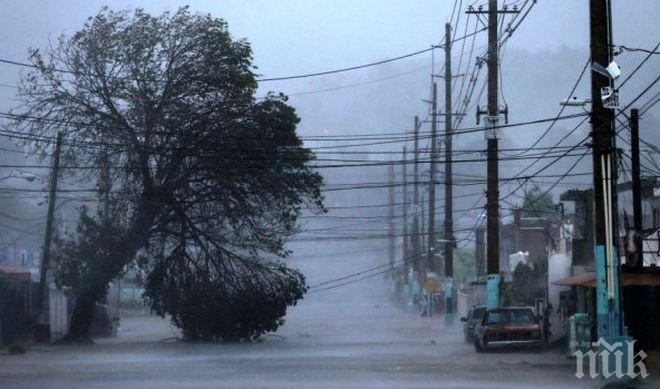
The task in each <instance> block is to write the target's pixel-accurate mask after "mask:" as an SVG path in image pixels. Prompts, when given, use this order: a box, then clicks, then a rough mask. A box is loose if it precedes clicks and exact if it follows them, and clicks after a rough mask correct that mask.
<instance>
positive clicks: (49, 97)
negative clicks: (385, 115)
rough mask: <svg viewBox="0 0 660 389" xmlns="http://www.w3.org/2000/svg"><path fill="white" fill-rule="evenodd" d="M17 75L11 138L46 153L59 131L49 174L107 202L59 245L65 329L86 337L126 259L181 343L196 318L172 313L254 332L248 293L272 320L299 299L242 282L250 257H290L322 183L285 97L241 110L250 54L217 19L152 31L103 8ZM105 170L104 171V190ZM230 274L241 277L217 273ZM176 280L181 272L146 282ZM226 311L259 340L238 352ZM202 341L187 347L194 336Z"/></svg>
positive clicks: (249, 95)
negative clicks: (216, 316)
mask: <svg viewBox="0 0 660 389" xmlns="http://www.w3.org/2000/svg"><path fill="white" fill-rule="evenodd" d="M30 60H31V61H32V63H33V64H34V65H35V69H34V70H33V71H32V72H30V73H28V74H27V75H26V77H25V78H24V80H23V83H22V87H21V88H20V91H19V94H18V96H19V98H20V101H21V105H20V108H21V112H16V114H17V116H16V118H17V119H16V120H15V123H14V125H15V127H16V128H17V130H19V131H22V132H24V133H26V139H30V145H31V146H32V147H33V148H34V149H36V151H44V150H50V147H51V143H52V141H51V140H52V139H53V138H54V137H55V135H56V134H57V133H58V132H60V131H61V132H62V133H63V135H64V151H63V163H65V164H66V163H70V164H73V165H83V166H84V165H90V167H92V168H90V169H80V170H76V172H78V173H77V174H87V175H88V176H90V178H91V179H96V180H99V181H101V179H102V178H107V180H108V181H109V182H104V183H101V182H99V187H100V188H104V189H109V192H108V194H107V197H108V198H109V199H110V200H112V206H111V209H110V210H109V213H110V214H111V215H112V216H111V217H109V218H108V217H107V215H99V217H88V216H87V215H82V217H81V221H80V230H79V231H78V237H76V238H75V239H73V240H72V241H70V242H67V243H64V244H63V246H64V247H63V250H62V253H61V256H60V257H61V259H60V261H61V263H60V268H59V269H58V283H59V284H60V285H65V286H69V287H71V288H73V289H74V290H75V291H76V294H77V296H78V297H79V298H78V300H77V303H76V309H75V310H74V313H73V316H74V318H73V319H72V327H74V325H73V324H74V323H77V324H76V326H75V328H79V329H80V333H81V334H82V335H83V336H84V335H85V334H86V332H88V331H86V330H85V327H86V326H88V323H89V315H91V313H92V312H93V308H94V304H95V302H96V301H98V300H99V299H100V298H102V296H103V295H104V294H105V292H106V291H107V285H108V282H109V281H110V280H112V279H113V278H115V277H117V276H118V275H120V273H121V271H122V269H124V268H125V267H126V266H128V265H130V264H131V263H133V262H134V261H135V259H136V257H137V256H138V254H140V253H144V257H145V258H146V261H145V262H148V264H147V265H146V266H145V267H144V269H145V270H146V271H147V272H150V271H154V273H153V274H148V277H149V280H150V282H149V285H148V287H149V288H148V293H149V297H150V301H151V302H152V303H153V308H154V309H155V310H156V311H158V312H169V313H172V314H173V315H174V316H175V317H176V318H177V320H176V323H179V324H180V325H182V326H184V325H185V326H187V327H188V328H196V325H194V324H191V321H192V320H194V319H195V317H197V316H196V315H188V314H184V312H186V311H185V309H184V310H182V309H183V308H181V307H182V305H181V304H179V303H178V302H180V301H185V302H186V304H189V305H193V302H194V301H197V298H198V297H204V299H205V301H222V302H223V304H229V305H231V304H239V302H241V301H242V303H240V309H242V310H248V309H251V310H252V311H253V313H254V315H255V317H259V314H260V312H263V311H268V309H266V308H264V307H263V306H261V305H258V304H256V303H254V302H251V303H249V304H246V303H245V299H246V298H247V297H246V296H244V293H247V291H250V293H255V294H257V295H258V296H259V297H261V299H260V301H266V302H268V303H272V304H273V305H274V307H273V309H272V310H271V311H269V312H271V313H270V314H269V315H268V316H269V317H273V316H275V315H276V314H280V315H283V314H284V309H282V303H283V304H284V306H286V305H287V304H290V303H292V302H293V301H295V300H296V299H298V298H300V297H301V296H302V292H300V291H302V290H303V289H304V288H303V285H304V283H302V282H299V281H296V280H298V278H297V277H294V276H293V275H292V274H295V273H291V272H292V271H284V270H283V269H281V268H280V267H277V268H276V269H277V270H272V269H271V271H270V272H268V274H269V276H268V277H266V278H263V279H261V281H259V283H258V284H250V281H249V280H250V279H251V278H250V277H252V276H253V275H254V271H255V270H254V269H257V268H259V266H261V264H262V263H263V262H264V258H271V257H280V258H281V257H285V256H287V255H288V252H287V251H286V249H285V248H284V242H285V241H286V239H287V238H288V237H290V236H291V235H293V234H294V233H295V232H296V230H297V221H298V218H299V216H300V213H301V210H302V209H303V207H312V208H315V209H317V210H318V211H320V212H322V211H323V205H322V200H323V196H322V194H321V186H322V184H323V180H322V177H321V176H320V175H319V174H318V173H316V172H315V171H314V170H313V169H312V168H311V167H309V165H308V163H309V162H310V161H312V160H313V159H314V155H313V153H312V152H311V151H310V150H309V149H306V148H304V147H303V146H302V141H301V140H300V139H299V138H298V136H297V134H296V125H297V124H298V122H299V118H298V116H297V115H296V112H295V110H294V109H293V108H292V107H290V106H288V105H287V104H286V97H285V96H283V95H275V94H269V95H268V96H267V97H266V98H265V99H256V98H255V97H254V93H255V91H256V88H257V82H256V77H255V74H254V72H253V70H254V67H253V65H252V50H251V48H250V45H249V44H248V43H247V42H246V41H245V40H241V39H239V40H235V39H233V38H232V36H231V34H230V33H229V29H228V27H227V23H226V22H225V21H224V20H222V19H219V18H215V17H212V16H211V15H208V14H194V13H191V12H190V11H189V10H188V8H187V7H183V8H180V9H178V10H177V11H176V12H172V13H170V12H165V13H163V14H161V15H157V16H152V15H150V14H148V13H146V12H145V11H144V10H142V9H137V10H135V11H134V12H129V11H119V12H115V11H111V10H110V9H108V8H103V9H102V10H101V11H100V12H99V14H98V15H96V16H94V17H92V18H89V19H88V20H87V22H86V23H85V24H84V26H83V27H82V28H81V30H80V31H78V32H76V33H75V34H73V35H72V36H70V37H67V36H62V37H61V38H60V39H59V41H58V44H57V45H55V46H54V47H53V48H52V49H51V51H50V52H48V53H46V54H42V53H41V52H39V51H33V52H32V53H31V55H30ZM56 69H57V70H56ZM22 114H25V115H22ZM89 142H96V143H94V145H93V146H90V145H87V143H89ZM106 164H107V165H109V166H112V168H110V169H108V173H107V174H104V175H102V171H103V170H104V169H98V167H99V165H100V166H105V165H106ZM103 176H105V177H103ZM218 253H220V254H218ZM230 254H231V255H230ZM236 258H240V260H239V259H236ZM236 262H241V263H244V264H245V268H243V270H240V269H241V268H237V267H236V266H230V265H231V264H232V263H236ZM178 266H184V267H185V269H186V271H183V270H181V269H180V270H181V271H179V272H173V273H163V272H159V271H156V270H157V269H160V268H161V267H165V268H168V269H169V268H172V267H178ZM214 268H215V269H216V270H215V272H214V270H210V269H214ZM182 269H183V268H182ZM193 269H194V270H193ZM237 269H239V270H237ZM246 269H247V270H250V271H246ZM165 274H167V276H165ZM259 274H262V273H259ZM159 276H160V277H165V278H164V279H162V280H157V278H158V277H159ZM220 279H222V280H223V283H222V284H220V283H219V282H220V281H219V280H220ZM172 285H176V286H180V287H181V289H176V288H175V289H172V288H170V287H171V286H172ZM219 285H222V287H219ZM205 288H212V289H210V290H208V291H204V292H202V290H204V289H205ZM222 288H226V289H222ZM274 288H275V289H274ZM257 289H261V290H264V291H265V292H263V293H261V294H259V293H260V292H258V291H257ZM173 290H178V292H177V293H179V294H181V295H180V296H177V297H176V298H174V297H173V294H172V293H173V292H172V291H173ZM292 290H294V291H297V292H295V293H294V292H292ZM215 291H217V292H215ZM166 292H167V293H168V294H167V295H162V296H160V297H159V296H158V294H160V293H166ZM170 292H172V293H170ZM298 292H300V293H298ZM185 293H190V294H192V296H184V294H185ZM208 293H210V294H211V295H207V294H208ZM213 293H217V296H215V295H213ZM264 293H265V294H264ZM214 296H215V297H214ZM269 296H270V297H269ZM273 296H274V297H273ZM273 298H274V300H273ZM186 309H187V308H186ZM223 309H230V308H229V307H224V308H223ZM233 309H234V308H231V309H230V311H231V312H234V313H233V314H227V315H226V317H225V318H224V319H223V320H238V321H241V323H240V325H241V326H244V327H250V328H257V329H256V330H253V331H252V330H251V331H248V332H247V333H246V334H247V335H246V336H248V337H249V336H252V335H253V334H254V333H259V332H261V331H263V330H262V329H260V328H262V327H261V326H259V325H256V324H254V325H253V324H249V323H243V321H244V319H242V317H243V316H245V315H247V311H245V313H244V314H237V313H235V312H238V311H234V310H233ZM236 309H239V308H236ZM240 309H239V310H240ZM170 310H171V312H170ZM227 312H229V311H227ZM227 312H225V313H227ZM199 317H200V318H202V319H204V320H206V318H204V317H202V316H199ZM78 319H81V320H78ZM263 320H265V322H264V324H263V328H273V326H274V324H273V322H272V320H270V319H268V318H263ZM204 325H205V324H203V323H201V324H199V326H200V328H203V327H204ZM200 331H201V330H200ZM200 331H197V330H193V331H186V333H188V334H190V335H191V336H195V337H199V336H202V335H203V336H206V334H207V332H206V331H201V332H200ZM243 335H245V334H241V336H243Z"/></svg>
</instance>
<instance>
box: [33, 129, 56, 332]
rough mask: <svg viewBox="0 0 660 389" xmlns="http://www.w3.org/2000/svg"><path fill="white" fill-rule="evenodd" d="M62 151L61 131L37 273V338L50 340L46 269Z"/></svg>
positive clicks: (48, 265)
mask: <svg viewBox="0 0 660 389" xmlns="http://www.w3.org/2000/svg"><path fill="white" fill-rule="evenodd" d="M61 151H62V133H61V132H59V133H58V134H57V143H56V144H55V155H54V156H53V171H52V172H51V176H50V196H49V198H48V215H47V218H46V237H45V239H44V248H43V255H42V258H41V266H40V273H39V299H38V307H37V308H38V312H39V319H40V323H39V328H38V330H37V331H38V333H37V338H38V339H39V340H44V341H48V340H50V312H49V310H50V305H49V301H48V300H49V298H50V294H49V290H48V270H49V267H50V254H51V252H50V247H51V243H52V241H53V221H54V216H55V200H56V199H57V197H56V196H57V178H58V175H59V170H60V152H61Z"/></svg>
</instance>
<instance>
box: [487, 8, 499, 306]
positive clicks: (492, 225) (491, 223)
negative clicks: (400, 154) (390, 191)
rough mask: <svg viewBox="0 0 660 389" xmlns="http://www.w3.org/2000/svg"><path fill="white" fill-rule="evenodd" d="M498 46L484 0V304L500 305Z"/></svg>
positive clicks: (491, 11)
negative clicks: (486, 90) (485, 32)
mask: <svg viewBox="0 0 660 389" xmlns="http://www.w3.org/2000/svg"><path fill="white" fill-rule="evenodd" d="M497 52H498V47H497V0H489V1H488V60H487V62H488V117H487V120H486V121H485V122H486V126H489V127H492V128H493V129H492V130H487V131H486V136H487V138H488V140H487V142H488V149H487V167H486V175H487V183H486V185H487V187H486V272H487V274H488V275H487V276H486V288H487V293H488V295H487V301H486V304H487V306H488V308H496V307H498V306H499V305H500V294H499V284H500V206H499V197H500V192H499V188H498V184H499V166H498V164H499V161H498V150H497V149H498V144H497V143H498V141H497V129H495V127H496V126H497V124H498V123H497V122H498V120H499V114H500V109H499V105H498V102H497V88H498V67H499V64H498V53H497Z"/></svg>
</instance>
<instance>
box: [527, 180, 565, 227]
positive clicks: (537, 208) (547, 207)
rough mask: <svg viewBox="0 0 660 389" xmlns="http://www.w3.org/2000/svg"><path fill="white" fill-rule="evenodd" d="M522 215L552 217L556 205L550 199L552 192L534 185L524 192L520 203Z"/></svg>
mask: <svg viewBox="0 0 660 389" xmlns="http://www.w3.org/2000/svg"><path fill="white" fill-rule="evenodd" d="M521 210H522V216H523V217H545V218H548V219H552V218H553V217H554V215H556V214H557V207H556V206H555V204H554V202H553V200H552V194H551V193H549V192H547V193H546V191H545V190H542V189H541V187H540V186H538V185H534V186H533V187H532V189H530V190H528V191H527V192H525V198H524V200H523V205H522V208H521Z"/></svg>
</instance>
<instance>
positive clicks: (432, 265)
mask: <svg viewBox="0 0 660 389" xmlns="http://www.w3.org/2000/svg"><path fill="white" fill-rule="evenodd" d="M432 98H433V100H432V101H431V110H432V114H431V167H430V171H429V225H428V247H427V254H426V258H427V266H428V267H429V269H431V270H432V271H434V272H436V274H437V272H438V271H439V270H440V269H438V266H437V263H436V261H435V253H436V251H437V250H436V242H435V184H436V182H435V168H436V167H435V165H436V163H437V154H438V152H437V148H438V131H437V122H438V86H437V84H436V83H435V82H434V83H433V97H432Z"/></svg>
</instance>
